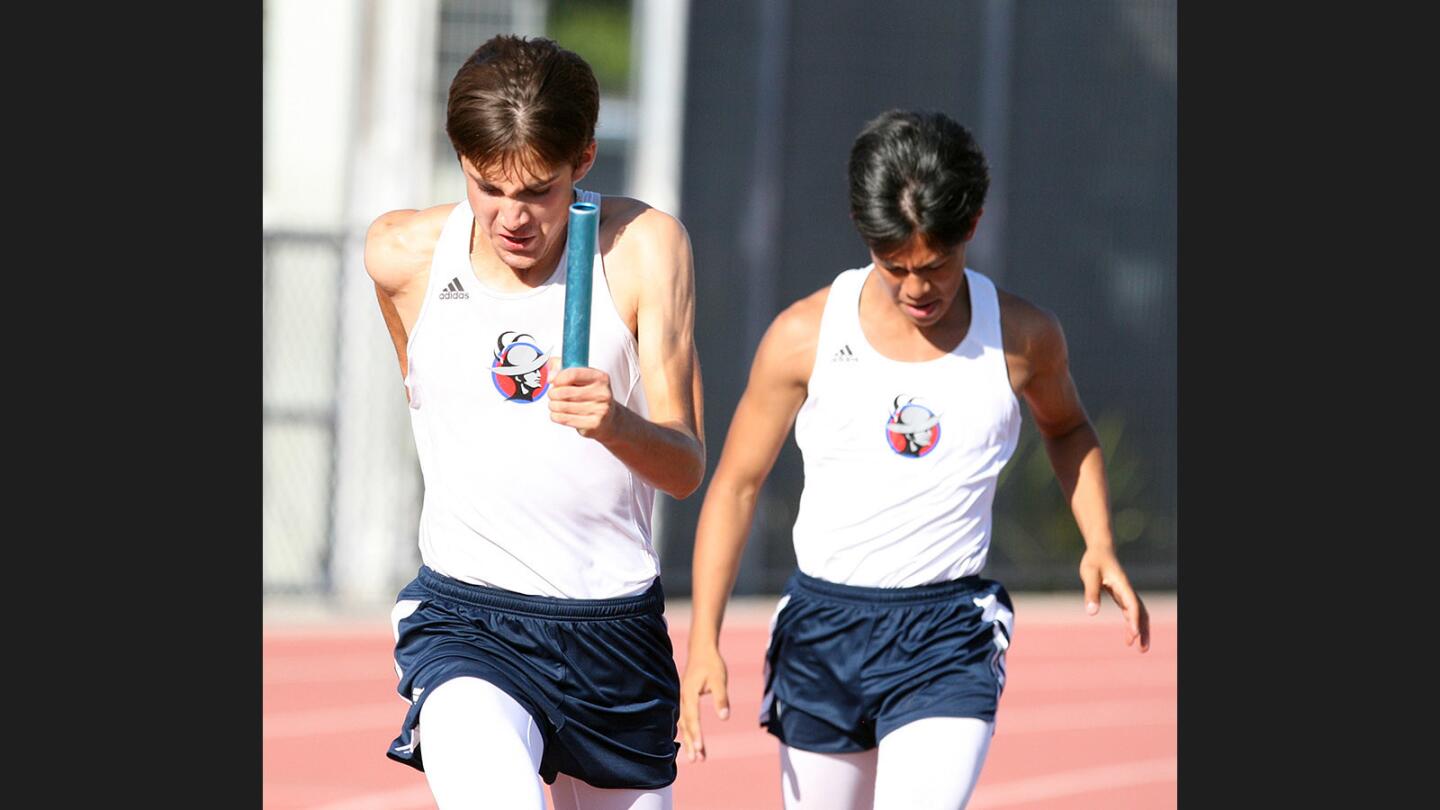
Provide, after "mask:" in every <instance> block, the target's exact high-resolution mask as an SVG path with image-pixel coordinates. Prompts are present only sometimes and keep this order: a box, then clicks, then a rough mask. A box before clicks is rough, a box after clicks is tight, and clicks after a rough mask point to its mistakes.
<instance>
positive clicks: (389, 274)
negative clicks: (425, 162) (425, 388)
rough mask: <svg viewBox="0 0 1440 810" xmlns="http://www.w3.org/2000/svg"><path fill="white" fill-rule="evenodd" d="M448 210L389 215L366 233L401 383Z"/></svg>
mask: <svg viewBox="0 0 1440 810" xmlns="http://www.w3.org/2000/svg"><path fill="white" fill-rule="evenodd" d="M452 208H454V206H453V205H442V206H436V207H434V208H430V209H426V210H424V211H415V210H400V211H390V212H388V213H386V214H382V215H381V216H380V217H378V218H376V220H375V221H374V222H373V223H371V224H370V229H369V230H368V231H367V232H366V233H365V272H367V273H369V274H370V279H371V280H372V281H374V282H375V298H376V300H377V301H378V303H379V304H380V315H381V317H383V318H384V319H385V329H386V331H388V332H389V333H390V341H391V343H393V344H394V345H395V357H396V359H397V360H399V361H400V376H401V378H402V379H403V378H404V376H405V374H406V372H407V371H408V369H409V366H408V358H407V357H406V353H405V349H406V343H407V342H408V335H409V332H410V328H411V327H413V326H414V325H415V319H416V318H417V317H418V316H419V314H420V304H421V296H423V295H424V294H425V282H426V281H427V279H428V276H429V271H430V260H431V258H432V257H433V256H434V252H435V242H436V240H438V239H439V238H440V229H441V227H443V225H444V223H445V218H446V217H447V216H448V215H449V213H450V210H451V209H452Z"/></svg>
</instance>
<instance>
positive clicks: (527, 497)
mask: <svg viewBox="0 0 1440 810" xmlns="http://www.w3.org/2000/svg"><path fill="white" fill-rule="evenodd" d="M576 191H577V192H578V199H579V201H583V202H593V203H595V204H597V205H598V204H599V203H600V195H599V194H596V193H594V192H588V191H580V190H579V189H576ZM473 221H474V215H473V213H472V212H471V210H470V204H469V202H468V201H466V200H462V201H461V202H460V203H459V204H458V205H456V206H455V209H454V211H452V212H451V214H450V217H449V219H448V220H447V221H446V223H445V226H444V229H443V230H442V231H441V232H440V239H439V241H438V242H437V243H436V245H435V256H434V259H433V261H432V262H431V265H430V280H429V283H428V285H427V288H426V290H425V299H424V302H423V303H422V304H421V307H420V314H419V316H418V317H417V318H416V321H415V326H414V328H413V329H412V330H411V332H410V339H409V343H408V346H409V348H408V358H409V370H408V373H407V374H406V378H405V385H406V388H407V389H408V391H409V395H410V425H411V427H412V428H413V429H414V432H415V449H416V453H417V455H418V456H419V459H420V470H421V473H422V474H423V476H424V481H425V497H424V505H423V507H422V508H421V512H420V532H419V534H420V558H421V560H422V561H423V562H424V564H425V565H427V566H429V567H430V568H433V569H434V570H435V571H437V572H439V573H441V574H444V575H445V576H448V577H452V578H454V579H458V580H462V581H464V582H470V583H474V584H477V585H487V586H490V587H496V588H504V589H505V590H509V591H517V592H519V593H525V594H534V595H540V596H552V597H564V598H574V599H603V598H611V597H617V596H632V595H635V594H639V593H643V592H644V591H645V590H646V589H647V588H648V587H649V586H650V585H651V583H652V582H653V581H654V580H655V578H656V577H657V576H658V575H659V571H660V565H659V557H658V556H657V555H656V553H655V549H654V547H653V546H652V545H651V542H650V518H651V510H652V508H653V506H654V502H655V490H654V488H653V487H652V486H650V485H649V484H647V483H645V482H644V481H642V480H640V479H639V478H636V477H635V476H634V475H632V474H631V472H630V470H629V468H628V467H626V466H625V465H624V464H622V463H621V462H620V461H619V460H618V459H616V458H615V456H614V455H612V454H611V453H610V451H609V450H606V449H605V447H604V445H602V444H600V443H599V442H597V441H595V440H594V439H586V438H583V437H581V436H580V435H579V434H578V433H577V432H576V431H575V429H574V428H571V427H566V426H564V425H559V424H556V423H554V422H552V421H550V408H549V404H548V402H547V394H548V392H549V370H548V368H547V366H546V361H547V360H548V359H549V358H550V356H551V355H552V354H553V355H556V356H558V355H559V354H560V351H561V336H562V325H563V321H564V317H565V276H566V265H567V256H565V255H562V256H561V257H560V262H559V264H558V265H557V266H556V269H555V272H554V274H553V275H552V276H551V277H550V278H549V279H548V280H547V281H546V282H545V283H544V284H542V285H540V286H539V287H536V288H535V289H533V290H529V291H525V292H518V293H506V292H498V291H495V290H491V289H488V288H486V287H485V286H483V285H482V284H481V283H480V281H479V280H478V279H477V278H476V276H475V273H474V271H473V270H472V269H471V266H470V255H469V248H470V233H471V225H472V223H473ZM594 267H595V269H594V275H593V283H592V291H591V310H590V312H591V314H590V365H591V367H593V368H598V369H600V370H602V371H605V372H606V373H608V374H609V375H610V387H611V391H612V393H613V395H614V397H615V400H616V401H617V402H619V403H620V404H622V405H624V406H626V407H628V408H630V409H631V410H633V411H635V412H636V413H638V414H640V415H641V416H647V415H648V409H647V407H646V403H645V391H644V388H643V387H642V386H641V383H640V364H639V358H638V355H637V354H636V347H635V338H634V336H633V335H631V333H630V330H629V328H628V327H627V326H626V325H625V323H624V321H622V320H621V318H620V314H619V312H618V311H617V310H616V309H615V304H614V302H613V300H612V299H611V297H610V289H609V286H608V284H607V282H606V278H605V268H604V265H603V263H602V262H601V258H600V256H599V252H598V251H597V252H596V256H595V265H594Z"/></svg>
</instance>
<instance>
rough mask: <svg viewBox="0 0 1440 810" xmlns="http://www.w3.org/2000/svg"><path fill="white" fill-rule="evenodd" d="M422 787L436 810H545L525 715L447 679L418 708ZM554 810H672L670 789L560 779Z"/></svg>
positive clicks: (494, 696)
mask: <svg viewBox="0 0 1440 810" xmlns="http://www.w3.org/2000/svg"><path fill="white" fill-rule="evenodd" d="M419 739H420V748H421V752H422V756H423V757H424V761H425V779H426V780H427V781H428V782H429V783H430V792H431V794H433V795H434V797H435V804H436V806H437V807H438V808H439V810H473V808H485V807H496V808H506V810H511V808H513V809H514V810H545V796H544V793H543V792H542V788H541V787H540V785H541V782H540V777H539V771H540V756H541V755H542V754H543V753H544V752H545V741H544V738H543V737H541V735H540V729H539V728H537V727H536V726H535V721H534V720H533V719H532V718H531V717H530V714H529V712H527V711H525V707H523V706H521V705H520V704H519V703H517V702H516V701H515V699H514V698H512V697H510V696H509V695H507V694H505V692H504V691H503V690H502V689H500V688H499V687H497V686H495V685H494V684H492V683H489V682H488V681H483V680H481V679H479V678H452V679H451V680H448V681H446V682H445V683H442V684H440V685H439V686H437V687H435V691H434V692H432V693H431V694H430V696H429V697H428V698H426V699H425V705H424V706H422V707H421V708H420V735H419ZM550 795H551V797H552V798H553V800H554V802H555V810H671V808H670V795H671V789H670V788H669V787H665V788H661V789H660V790H605V789H601V788H596V787H591V786H590V785H588V784H586V783H584V782H582V781H580V780H579V779H574V778H572V777H569V776H566V775H564V774H561V775H560V776H559V777H557V778H556V780H555V784H554V785H552V786H551V788H550Z"/></svg>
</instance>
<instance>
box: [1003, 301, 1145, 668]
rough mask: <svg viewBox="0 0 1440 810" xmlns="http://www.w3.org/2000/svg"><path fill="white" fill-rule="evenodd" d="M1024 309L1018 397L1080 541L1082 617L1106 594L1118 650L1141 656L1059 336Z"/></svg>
mask: <svg viewBox="0 0 1440 810" xmlns="http://www.w3.org/2000/svg"><path fill="white" fill-rule="evenodd" d="M1027 309H1028V311H1025V312H1017V313H1016V315H1018V316H1019V318H1018V320H1020V322H1021V324H1022V329H1021V330H1020V331H1021V334H1022V335H1023V344H1022V346H1023V348H1022V350H1023V352H1024V355H1025V359H1026V362H1027V363H1028V366H1029V369H1030V376H1029V379H1028V380H1027V381H1026V382H1025V384H1024V386H1023V387H1022V388H1021V391H1020V393H1021V394H1022V395H1023V396H1024V398H1025V402H1026V404H1027V405H1028V406H1029V408H1030V414H1031V416H1033V417H1034V419H1035V426H1036V428H1037V429H1038V430H1039V431H1040V435H1041V437H1042V439H1043V440H1044V443H1045V452H1046V454H1047V455H1048V456H1049V458H1050V466H1051V468H1052V469H1053V470H1054V471H1055V478H1056V479H1057V480H1058V481H1059V484H1060V490H1061V492H1063V493H1064V495H1065V500H1066V502H1067V503H1069V504H1070V511H1071V512H1072V513H1073V514H1074V515H1075V523H1076V525H1077V526H1078V527H1079V529H1080V535H1081V537H1083V538H1084V540H1085V554H1084V556H1083V557H1082V558H1081V561H1080V579H1081V581H1082V582H1083V583H1084V586H1085V601H1086V610H1087V611H1088V612H1089V613H1091V614H1092V615H1093V614H1095V613H1096V612H1098V611H1099V607H1100V602H1099V598H1100V590H1101V589H1102V588H1103V589H1105V590H1106V591H1108V592H1109V593H1110V595H1111V598H1112V599H1114V601H1115V603H1116V604H1117V605H1118V606H1119V607H1120V609H1121V611H1122V612H1123V613H1124V614H1125V620H1126V625H1127V633H1126V642H1125V643H1126V644H1131V643H1133V642H1134V641H1135V639H1137V638H1138V639H1139V640H1140V651H1141V652H1144V651H1146V650H1148V649H1149V647H1150V620H1149V615H1148V612H1147V611H1146V609H1145V606H1144V603H1143V602H1141V600H1140V597H1139V595H1137V594H1136V593H1135V591H1134V589H1133V588H1132V587H1131V586H1130V582H1129V579H1128V578H1127V577H1126V575H1125V571H1124V569H1123V568H1122V567H1121V565H1120V562H1119V559H1118V557H1117V556H1116V554H1115V538H1114V536H1113V534H1112V533H1111V528H1110V496H1109V489H1108V487H1107V485H1106V481H1105V460H1104V457H1103V454H1102V452H1101V449H1100V439H1099V436H1097V435H1096V433H1095V428H1094V427H1093V426H1092V425H1091V423H1090V417H1089V416H1088V415H1087V414H1086V413H1085V408H1084V406H1083V405H1082V404H1081V402H1080V395H1079V393H1078V392H1077V391H1076V390H1075V381H1074V380H1073V379H1072V378H1071V376H1070V367H1069V354H1068V349H1067V347H1066V344H1065V334H1064V332H1063V330H1062V329H1061V328H1060V322H1059V321H1058V320H1057V319H1056V318H1055V316H1054V315H1052V314H1051V313H1049V312H1046V311H1044V310H1040V309H1038V308H1035V307H1027Z"/></svg>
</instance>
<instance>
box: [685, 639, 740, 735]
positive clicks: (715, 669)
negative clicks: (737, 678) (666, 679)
mask: <svg viewBox="0 0 1440 810" xmlns="http://www.w3.org/2000/svg"><path fill="white" fill-rule="evenodd" d="M726 677H727V676H726V672H725V659H724V658H721V657H720V651H719V650H709V651H705V652H701V653H699V654H697V653H696V652H695V651H694V650H692V651H691V653H690V660H689V661H687V662H686V664H685V677H684V678H682V679H681V680H680V742H681V744H682V745H683V747H684V748H685V750H686V752H687V753H688V755H689V761H690V762H694V761H696V759H697V758H698V759H699V760H700V761H701V762H703V761H705V736H704V735H703V734H702V733H701V731H700V696H701V695H711V696H712V697H713V699H714V701H715V714H716V715H717V716H719V718H720V719H721V720H728V719H729V718H730V694H729V692H728V691H727V689H726Z"/></svg>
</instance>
